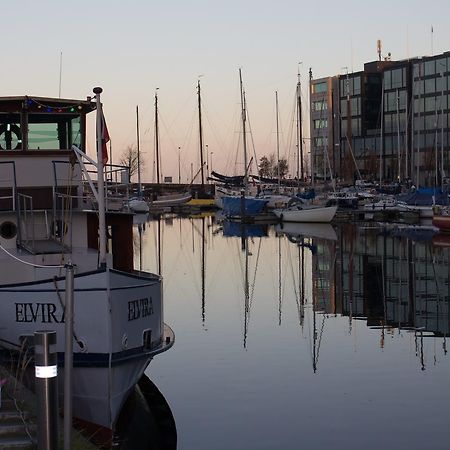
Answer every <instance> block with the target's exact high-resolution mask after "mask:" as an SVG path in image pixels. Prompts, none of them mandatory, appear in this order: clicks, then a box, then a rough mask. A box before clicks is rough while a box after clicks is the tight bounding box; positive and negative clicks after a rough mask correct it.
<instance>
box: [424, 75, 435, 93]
mask: <svg viewBox="0 0 450 450" xmlns="http://www.w3.org/2000/svg"><path fill="white" fill-rule="evenodd" d="M435 92H436V78H429V79H428V80H425V94H432V93H435Z"/></svg>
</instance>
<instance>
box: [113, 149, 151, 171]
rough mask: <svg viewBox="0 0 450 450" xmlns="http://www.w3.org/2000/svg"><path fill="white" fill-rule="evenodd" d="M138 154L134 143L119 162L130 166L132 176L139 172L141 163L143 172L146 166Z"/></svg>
mask: <svg viewBox="0 0 450 450" xmlns="http://www.w3.org/2000/svg"><path fill="white" fill-rule="evenodd" d="M138 156H139V155H138V151H137V148H136V147H134V146H133V145H129V146H128V147H127V148H126V149H125V151H124V152H123V153H122V157H121V158H120V162H119V164H120V165H121V166H127V167H129V168H130V178H131V177H132V176H133V175H136V174H137V173H138V169H139V165H140V166H141V168H140V170H141V172H142V169H143V168H144V166H145V164H144V161H143V160H142V158H139V157H138Z"/></svg>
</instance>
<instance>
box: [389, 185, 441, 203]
mask: <svg viewBox="0 0 450 450" xmlns="http://www.w3.org/2000/svg"><path fill="white" fill-rule="evenodd" d="M433 196H434V202H433ZM397 200H398V201H401V202H405V203H406V204H407V205H413V206H432V205H433V204H435V205H447V204H448V197H447V195H446V194H443V193H442V191H441V189H437V188H436V189H435V188H420V189H416V190H415V191H412V192H408V193H406V194H400V195H398V196H397Z"/></svg>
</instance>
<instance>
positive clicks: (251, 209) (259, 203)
mask: <svg viewBox="0 0 450 450" xmlns="http://www.w3.org/2000/svg"><path fill="white" fill-rule="evenodd" d="M268 202H269V200H267V199H265V198H256V197H251V196H249V195H246V196H244V195H241V196H237V195H228V196H224V197H222V211H223V213H224V215H225V216H226V217H228V218H232V217H253V216H257V215H259V214H263V213H264V211H265V208H266V205H267V203H268Z"/></svg>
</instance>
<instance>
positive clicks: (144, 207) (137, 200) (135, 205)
mask: <svg viewBox="0 0 450 450" xmlns="http://www.w3.org/2000/svg"><path fill="white" fill-rule="evenodd" d="M136 151H137V176H138V194H137V196H136V197H132V198H130V199H129V200H128V207H129V208H130V209H131V211H133V212H136V213H147V212H148V211H149V207H148V204H147V202H146V201H145V200H144V199H143V198H142V182H141V148H140V134H139V106H138V105H136Z"/></svg>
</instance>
